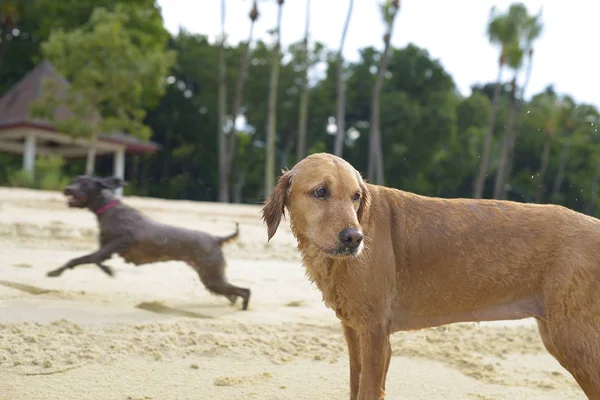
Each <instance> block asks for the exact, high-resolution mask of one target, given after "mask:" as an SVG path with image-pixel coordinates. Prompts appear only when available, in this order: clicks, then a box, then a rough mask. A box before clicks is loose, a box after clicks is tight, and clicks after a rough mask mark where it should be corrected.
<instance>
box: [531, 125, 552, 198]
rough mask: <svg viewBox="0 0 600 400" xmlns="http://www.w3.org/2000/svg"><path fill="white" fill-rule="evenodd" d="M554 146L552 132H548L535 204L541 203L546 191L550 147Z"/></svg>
mask: <svg viewBox="0 0 600 400" xmlns="http://www.w3.org/2000/svg"><path fill="white" fill-rule="evenodd" d="M551 145H552V135H551V134H550V132H546V140H544V149H543V150H542V161H541V165H540V171H539V172H538V182H537V188H536V191H535V202H536V203H538V204H539V203H541V202H542V199H543V196H544V192H545V191H546V190H545V188H546V185H545V183H544V178H545V177H546V171H547V170H548V164H549V162H550V146H551Z"/></svg>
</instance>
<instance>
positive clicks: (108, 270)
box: [98, 264, 115, 277]
mask: <svg viewBox="0 0 600 400" xmlns="http://www.w3.org/2000/svg"><path fill="white" fill-rule="evenodd" d="M98 267H100V269H101V270H102V271H104V273H105V274H106V275H108V276H110V277H114V276H115V273H114V272H113V270H112V268H111V267H107V266H106V265H102V264H98Z"/></svg>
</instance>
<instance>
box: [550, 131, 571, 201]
mask: <svg viewBox="0 0 600 400" xmlns="http://www.w3.org/2000/svg"><path fill="white" fill-rule="evenodd" d="M570 149H571V133H570V132H567V136H566V137H565V142H564V144H563V147H562V149H561V151H560V161H559V164H558V172H557V173H556V179H555V180H554V186H553V187H552V202H553V203H556V201H557V197H558V195H559V194H560V187H561V186H562V182H563V178H564V175H565V168H566V166H567V160H568V159H569V151H570Z"/></svg>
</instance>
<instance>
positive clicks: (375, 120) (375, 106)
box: [367, 6, 400, 185]
mask: <svg viewBox="0 0 600 400" xmlns="http://www.w3.org/2000/svg"><path fill="white" fill-rule="evenodd" d="M399 8H400V7H399V6H398V7H395V8H394V13H393V15H392V17H391V19H390V22H389V23H388V26H387V31H386V33H385V35H384V36H383V41H384V43H385V46H384V49H383V55H382V56H381V61H380V64H379V70H378V71H377V77H376V78H375V86H373V92H372V97H371V126H370V129H369V166H368V169H367V176H368V179H369V180H370V181H373V179H375V180H374V183H375V184H376V185H383V184H384V177H383V149H382V148H381V126H380V113H379V99H380V97H381V88H382V85H383V77H384V75H385V72H386V71H387V64H388V61H389V58H390V41H391V38H392V32H393V29H394V20H395V19H396V15H397V13H398V10H399Z"/></svg>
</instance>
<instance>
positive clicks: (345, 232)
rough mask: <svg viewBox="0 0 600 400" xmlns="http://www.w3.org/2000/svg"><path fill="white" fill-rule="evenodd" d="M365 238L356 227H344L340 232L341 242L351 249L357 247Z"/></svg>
mask: <svg viewBox="0 0 600 400" xmlns="http://www.w3.org/2000/svg"><path fill="white" fill-rule="evenodd" d="M362 240H363V234H362V233H361V232H360V231H359V230H358V229H354V228H344V229H342V231H341V232H340V242H342V244H344V246H347V247H349V248H351V249H355V248H357V247H358V246H359V245H360V244H361V242H362Z"/></svg>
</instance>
